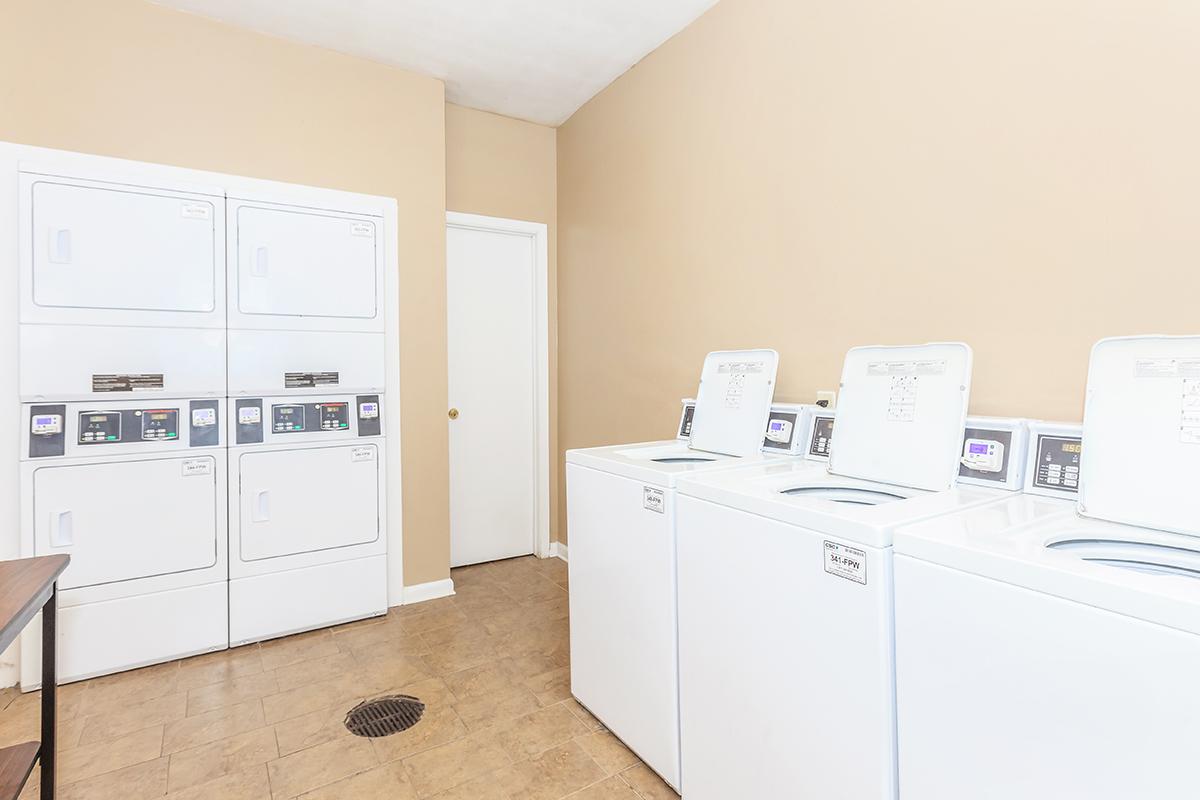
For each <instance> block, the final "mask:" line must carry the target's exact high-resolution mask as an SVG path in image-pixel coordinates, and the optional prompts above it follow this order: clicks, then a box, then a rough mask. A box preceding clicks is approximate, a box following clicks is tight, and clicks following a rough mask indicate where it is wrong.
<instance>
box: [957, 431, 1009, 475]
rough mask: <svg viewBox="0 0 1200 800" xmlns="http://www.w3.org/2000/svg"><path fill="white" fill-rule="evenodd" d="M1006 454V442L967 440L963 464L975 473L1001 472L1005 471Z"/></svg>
mask: <svg viewBox="0 0 1200 800" xmlns="http://www.w3.org/2000/svg"><path fill="white" fill-rule="evenodd" d="M1004 452H1005V451H1004V442H1001V441H999V440H998V439H974V438H972V439H967V440H966V441H965V442H963V454H962V464H963V466H964V467H966V468H967V469H970V470H972V471H974V472H999V471H1000V470H1002V469H1004Z"/></svg>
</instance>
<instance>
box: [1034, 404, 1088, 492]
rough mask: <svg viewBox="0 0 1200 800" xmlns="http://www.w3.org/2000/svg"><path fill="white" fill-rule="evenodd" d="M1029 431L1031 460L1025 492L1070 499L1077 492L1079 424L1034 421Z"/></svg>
mask: <svg viewBox="0 0 1200 800" xmlns="http://www.w3.org/2000/svg"><path fill="white" fill-rule="evenodd" d="M1031 433H1032V447H1030V451H1031V458H1030V462H1031V463H1030V466H1029V476H1028V479H1027V480H1026V486H1025V491H1026V492H1029V493H1030V494H1041V495H1046V496H1048V497H1066V498H1071V499H1074V498H1075V497H1076V496H1077V495H1078V494H1079V461H1080V458H1081V457H1082V456H1083V427H1082V426H1081V425H1065V424H1058V423H1046V422H1042V423H1035V425H1034V427H1033V430H1032V432H1031Z"/></svg>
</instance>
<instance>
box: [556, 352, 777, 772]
mask: <svg viewBox="0 0 1200 800" xmlns="http://www.w3.org/2000/svg"><path fill="white" fill-rule="evenodd" d="M778 362H779V356H778V354H777V353H775V351H773V350H744V351H723V352H716V353H710V354H709V355H708V357H707V358H706V359H705V361H704V367H703V370H702V372H701V378H700V388H699V391H698V393H697V400H696V405H695V410H694V416H693V417H691V426H690V429H689V430H688V436H689V441H681V440H675V441H662V442H642V443H639V444H628V445H617V446H612V447H596V448H590V449H586V450H569V451H567V528H568V531H569V534H570V540H571V558H570V560H569V562H568V566H569V568H570V579H571V591H570V603H571V692H572V694H574V696H575V698H576V699H577V700H578V701H579V702H580V703H581V704H582V705H583V706H584V707H586V708H587V709H588V710H589V711H591V712H592V713H593V714H594V715H596V717H597V718H599V719H600V720H601V721H602V722H603V723H604V724H605V726H607V727H608V729H609V730H610V731H612V732H613V734H614V735H616V736H617V737H618V738H620V739H621V740H622V741H623V742H625V744H626V745H628V746H629V748H630V749H632V750H633V751H634V752H635V753H637V754H638V755H639V756H640V757H641V758H642V760H643V761H644V762H645V763H646V764H648V765H649V766H650V768H651V769H653V770H654V771H655V772H657V773H658V774H659V775H661V776H662V778H663V779H664V780H665V781H666V782H667V783H669V784H670V785H671V786H673V787H675V788H676V789H679V787H680V785H681V784H680V772H679V702H678V680H679V678H678V671H679V663H678V653H677V649H676V613H675V608H676V605H675V484H676V481H677V479H678V478H679V477H680V476H682V475H685V474H689V473H693V472H707V471H712V470H723V469H730V468H731V467H733V466H737V465H741V464H745V463H747V462H754V461H761V460H763V459H764V458H765V456H763V454H762V452H761V447H762V442H763V432H764V431H765V430H766V426H767V421H768V418H769V416H770V413H771V398H772V395H773V392H774V388H775V375H776V371H777V369H778ZM688 418H689V416H688V412H687V410H686V403H685V411H684V417H683V418H682V419H681V423H680V430H681V431H682V430H683V427H684V425H685V424H686V421H687V420H688Z"/></svg>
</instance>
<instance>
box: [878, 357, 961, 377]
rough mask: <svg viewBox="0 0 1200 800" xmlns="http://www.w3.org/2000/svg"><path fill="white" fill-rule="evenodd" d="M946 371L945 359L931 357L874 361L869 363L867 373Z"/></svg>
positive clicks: (926, 373) (896, 373)
mask: <svg viewBox="0 0 1200 800" xmlns="http://www.w3.org/2000/svg"><path fill="white" fill-rule="evenodd" d="M945 372H946V361H945V359H929V360H925V361H872V362H870V363H869V364H867V374H868V375H873V376H885V375H943V374H945Z"/></svg>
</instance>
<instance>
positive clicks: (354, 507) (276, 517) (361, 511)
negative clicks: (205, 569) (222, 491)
mask: <svg viewBox="0 0 1200 800" xmlns="http://www.w3.org/2000/svg"><path fill="white" fill-rule="evenodd" d="M238 459H239V461H238V465H239V468H240V470H241V488H240V493H241V500H240V503H239V505H240V509H239V515H240V516H239V530H240V537H241V542H240V548H239V552H240V555H241V558H242V561H258V560H260V559H264V558H278V557H282V556H289V555H294V554H297V553H311V552H315V551H318V550H330V549H333V548H336V547H348V546H352V545H357V544H366V543H368V542H374V541H375V540H377V539H378V538H379V455H378V448H377V447H376V446H375V445H374V444H367V445H360V444H355V445H345V446H342V447H314V448H311V449H306V450H269V451H266V452H257V453H243V454H241V455H240V456H239V457H238Z"/></svg>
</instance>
